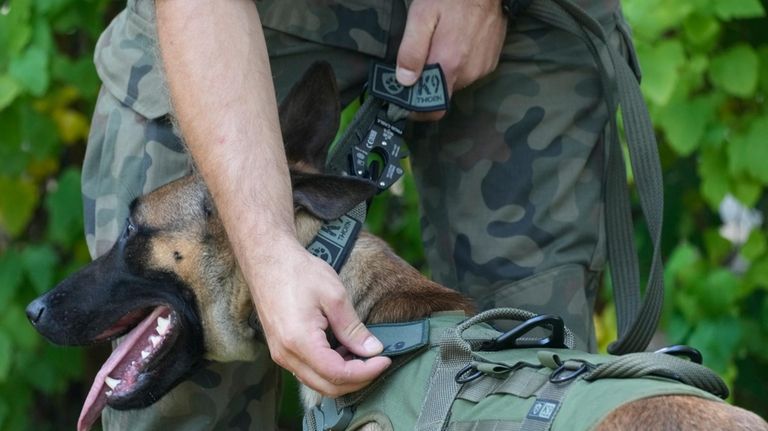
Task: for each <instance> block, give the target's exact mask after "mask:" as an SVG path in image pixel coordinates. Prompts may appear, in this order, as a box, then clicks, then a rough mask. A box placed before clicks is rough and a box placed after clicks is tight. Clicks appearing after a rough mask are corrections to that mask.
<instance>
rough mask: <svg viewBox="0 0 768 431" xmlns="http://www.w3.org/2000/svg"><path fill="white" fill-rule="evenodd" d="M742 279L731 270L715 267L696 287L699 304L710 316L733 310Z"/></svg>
mask: <svg viewBox="0 0 768 431" xmlns="http://www.w3.org/2000/svg"><path fill="white" fill-rule="evenodd" d="M739 286H740V281H739V279H738V278H737V277H736V276H735V275H734V274H733V273H732V272H731V271H729V270H727V269H722V268H715V269H714V270H712V272H710V273H709V274H708V275H707V277H706V278H705V279H704V282H703V283H701V285H699V286H697V287H696V294H697V297H698V302H699V306H700V307H701V309H702V311H703V312H704V313H705V314H706V315H708V316H721V315H723V314H726V313H728V312H730V311H731V307H733V304H734V301H735V300H736V298H737V296H738V293H739Z"/></svg>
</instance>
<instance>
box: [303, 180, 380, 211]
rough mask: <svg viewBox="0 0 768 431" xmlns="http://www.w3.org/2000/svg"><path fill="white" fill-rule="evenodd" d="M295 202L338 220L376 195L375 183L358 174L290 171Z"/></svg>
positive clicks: (308, 209) (309, 209)
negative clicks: (350, 175) (345, 175)
mask: <svg viewBox="0 0 768 431" xmlns="http://www.w3.org/2000/svg"><path fill="white" fill-rule="evenodd" d="M291 183H292V185H293V202H294V205H296V206H297V207H301V208H304V209H306V210H307V211H308V212H309V213H310V214H312V215H314V216H315V217H317V218H319V219H322V220H335V219H337V218H339V217H341V216H342V215H343V214H344V213H346V212H347V211H349V210H351V209H352V208H354V207H355V206H357V204H359V203H360V202H362V201H365V200H368V199H370V198H371V197H373V195H375V194H376V191H377V188H376V184H375V183H373V182H371V181H368V180H365V179H362V178H357V177H342V176H337V175H325V174H307V173H299V172H291Z"/></svg>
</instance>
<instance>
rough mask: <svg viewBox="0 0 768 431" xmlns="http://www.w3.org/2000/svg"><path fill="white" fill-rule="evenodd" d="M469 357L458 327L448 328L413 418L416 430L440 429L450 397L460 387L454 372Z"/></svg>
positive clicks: (469, 351) (446, 417)
mask: <svg viewBox="0 0 768 431" xmlns="http://www.w3.org/2000/svg"><path fill="white" fill-rule="evenodd" d="M470 358H471V349H470V346H469V343H467V342H466V341H465V340H464V339H463V338H462V337H461V333H460V332H459V331H458V328H448V329H446V330H445V331H444V332H443V336H442V338H441V339H440V352H439V353H438V355H437V358H436V359H435V362H434V364H433V366H432V372H431V373H430V375H431V377H430V379H429V384H428V386H427V392H426V396H425V397H424V403H423V404H422V405H421V411H420V412H419V417H418V419H417V420H416V431H440V430H442V429H443V424H444V423H445V422H446V421H447V420H448V416H449V414H450V410H451V406H452V405H453V400H454V399H456V395H457V394H458V393H459V390H460V389H461V385H460V384H458V383H456V374H458V372H459V371H461V369H462V368H464V367H465V366H466V365H467V363H469V360H470Z"/></svg>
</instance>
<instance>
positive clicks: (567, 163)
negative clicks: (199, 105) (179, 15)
mask: <svg viewBox="0 0 768 431" xmlns="http://www.w3.org/2000/svg"><path fill="white" fill-rule="evenodd" d="M328 3H329V2H317V1H313V0H263V1H259V2H257V6H258V8H259V13H260V16H261V19H262V24H263V26H264V27H265V36H266V39H267V46H268V51H269V55H270V58H271V66H272V72H273V76H274V78H275V87H276V89H277V93H278V99H280V98H282V97H283V96H284V95H286V94H287V91H288V89H290V87H291V86H292V84H293V83H294V82H295V81H296V80H297V79H298V78H299V77H300V76H301V75H302V73H303V72H304V70H305V69H306V67H307V65H309V64H310V63H311V62H312V61H314V60H326V61H329V62H331V64H332V65H334V69H335V72H336V74H337V78H338V80H339V88H340V89H341V92H342V101H343V102H345V101H349V100H351V98H353V97H356V96H357V95H358V94H359V92H360V89H361V86H362V84H363V83H364V81H365V79H366V77H367V69H368V62H369V60H370V59H372V58H389V59H390V60H392V59H394V58H395V54H396V49H397V43H398V36H401V34H402V29H403V26H404V16H405V15H404V14H405V9H406V4H404V3H400V2H398V1H395V2H391V3H390V2H377V1H374V0H357V1H350V0H348V1H339V2H334V3H333V4H328ZM406 3H409V2H406ZM577 3H578V4H580V5H581V6H582V7H583V8H584V9H586V10H587V11H588V12H589V13H590V14H592V16H594V17H595V19H597V20H598V21H599V22H600V23H601V24H602V25H603V26H604V28H605V29H606V32H607V33H608V35H609V37H610V39H611V43H613V44H615V46H619V47H622V48H623V49H630V51H628V52H630V53H631V43H629V36H628V30H627V28H626V25H625V24H624V21H623V18H622V17H621V13H620V10H619V5H618V0H579V1H577ZM153 23H154V12H153V4H152V2H151V1H149V0H129V2H128V7H127V9H126V11H124V12H123V13H121V14H120V15H119V16H118V17H117V18H116V19H115V20H114V21H113V23H112V24H111V25H110V26H109V28H108V29H107V30H106V31H105V33H104V34H103V35H102V37H101V38H100V40H99V44H98V47H97V52H96V56H95V60H96V65H97V70H98V72H99V76H100V77H101V78H102V80H103V83H104V86H103V89H102V92H101V95H100V98H99V102H98V104H97V107H96V112H95V114H94V119H93V123H92V127H91V135H90V138H89V143H88V150H87V153H86V160H85V163H84V167H83V195H84V206H85V217H86V233H87V239H88V245H89V247H90V250H91V253H92V255H93V256H97V255H100V254H102V253H104V252H105V251H107V250H108V249H109V247H111V244H112V242H113V241H114V239H115V238H117V236H118V232H120V231H121V229H122V227H123V223H124V220H125V218H126V216H127V213H128V204H129V203H130V201H131V200H132V198H134V197H136V196H138V195H141V194H143V193H146V192H149V191H151V190H153V189H154V188H156V187H158V186H160V185H162V184H164V183H166V182H168V181H171V180H173V179H175V178H177V177H180V176H182V175H184V174H185V173H186V172H188V169H189V166H190V162H189V157H188V156H187V154H186V153H185V151H184V147H183V145H182V143H181V140H180V138H179V137H178V136H177V134H176V133H175V131H174V130H173V127H172V125H171V122H170V121H169V119H168V115H169V112H170V105H169V101H168V97H167V92H166V91H165V86H164V84H163V77H162V74H161V71H160V68H159V67H158V61H159V60H158V58H157V55H156V41H155V32H154V24H153ZM606 121H607V111H606V109H605V107H604V105H603V103H602V95H601V87H600V85H599V81H598V75H597V74H596V72H595V67H594V62H593V60H592V57H591V55H590V54H589V52H588V50H587V49H586V48H585V47H584V46H583V45H582V43H581V42H579V41H578V40H577V39H576V38H574V37H572V36H570V35H569V34H567V33H565V32H563V31H561V30H558V29H554V28H552V27H550V26H548V25H545V24H543V23H542V22H540V21H537V20H536V19H533V18H530V17H527V16H521V17H518V18H517V19H515V20H510V23H509V28H508V32H507V38H506V41H505V44H504V47H503V50H502V53H501V58H500V61H499V66H498V68H497V70H496V71H495V72H494V73H492V74H491V75H490V76H488V77H486V78H484V79H482V80H480V81H478V82H476V83H474V84H473V85H472V86H470V87H467V88H466V89H463V90H462V91H460V92H458V93H456V94H455V95H454V98H453V101H452V105H451V108H450V110H449V113H448V114H447V116H446V117H445V119H444V120H442V121H441V122H439V123H434V124H427V123H418V124H416V123H414V124H411V125H409V127H408V129H409V136H408V139H407V142H408V143H409V148H410V149H411V151H412V166H413V170H414V173H415V176H416V179H417V186H418V189H419V193H420V199H421V210H422V216H423V217H422V228H423V240H424V244H425V246H426V253H427V259H428V262H429V265H430V268H431V271H432V274H433V277H434V278H435V279H436V280H437V281H439V282H441V283H443V284H445V285H448V286H451V287H453V288H456V289H459V290H460V291H462V292H464V293H466V294H468V295H469V296H471V297H473V298H474V299H475V300H476V301H477V302H478V304H479V305H480V306H481V307H482V308H490V307H494V306H516V307H520V308H526V309H529V310H532V311H538V312H551V313H557V314H561V315H563V316H564V318H565V320H566V324H567V325H568V326H569V327H571V328H572V329H573V330H574V332H575V333H576V335H577V338H578V344H579V347H581V348H585V349H589V350H593V348H594V336H593V332H594V329H593V327H592V319H591V315H592V307H593V303H594V299H595V294H596V291H597V286H598V280H599V275H600V273H601V271H602V270H603V268H604V265H605V233H604V213H603V186H602V184H603V181H604V168H605V166H604V165H605V160H604V154H605V149H604V145H603V134H604V129H605V124H606ZM278 380H279V379H278V373H277V371H276V367H275V366H274V364H272V363H271V362H270V361H269V356H268V354H267V352H266V348H265V349H264V353H263V357H262V359H261V360H259V361H257V363H255V364H226V365H222V364H213V365H211V366H209V367H208V368H207V369H205V370H203V371H202V372H200V373H198V374H197V375H196V376H194V377H193V378H191V379H189V380H188V381H187V382H184V383H183V384H181V385H180V386H179V387H177V388H176V389H175V390H173V391H172V392H171V393H170V394H169V395H168V396H166V397H164V398H163V399H162V400H161V401H160V402H158V403H157V404H156V405H154V406H152V407H150V408H148V409H144V410H141V411H132V412H116V411H114V410H109V409H108V410H107V411H106V412H105V414H104V423H105V428H106V429H108V430H115V429H120V430H128V429H130V430H148V429H158V428H160V427H163V426H168V427H171V428H174V429H184V430H209V429H216V430H225V429H226V430H229V429H238V430H239V429H258V430H263V429H273V428H274V427H275V425H274V418H275V410H276V405H277V398H276V393H277V390H276V389H277V387H278V386H279V383H278Z"/></svg>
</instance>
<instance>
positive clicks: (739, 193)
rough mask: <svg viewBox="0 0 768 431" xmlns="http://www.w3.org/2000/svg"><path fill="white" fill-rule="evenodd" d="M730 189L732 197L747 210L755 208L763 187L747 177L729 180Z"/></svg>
mask: <svg viewBox="0 0 768 431" xmlns="http://www.w3.org/2000/svg"><path fill="white" fill-rule="evenodd" d="M730 188H731V191H732V192H733V196H734V197H735V198H736V199H738V200H739V202H741V203H742V204H744V206H746V207H748V208H752V207H754V206H755V204H756V203H757V200H758V199H760V195H761V193H762V191H763V187H762V186H761V185H760V183H759V182H757V181H755V180H753V179H752V178H749V177H737V178H733V179H731V187H730Z"/></svg>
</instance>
